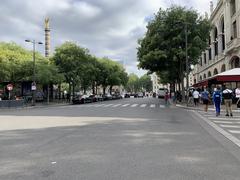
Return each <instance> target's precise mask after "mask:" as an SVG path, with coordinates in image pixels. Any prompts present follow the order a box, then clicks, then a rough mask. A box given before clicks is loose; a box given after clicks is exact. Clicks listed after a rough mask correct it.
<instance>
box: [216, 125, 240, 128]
mask: <svg viewBox="0 0 240 180" xmlns="http://www.w3.org/2000/svg"><path fill="white" fill-rule="evenodd" d="M220 126H221V127H225V128H240V126H236V125H224V124H220Z"/></svg>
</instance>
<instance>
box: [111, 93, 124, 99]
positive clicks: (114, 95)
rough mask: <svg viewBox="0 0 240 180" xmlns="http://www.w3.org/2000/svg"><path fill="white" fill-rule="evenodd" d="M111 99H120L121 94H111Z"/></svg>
mask: <svg viewBox="0 0 240 180" xmlns="http://www.w3.org/2000/svg"><path fill="white" fill-rule="evenodd" d="M112 99H122V96H121V95H120V94H113V95H112Z"/></svg>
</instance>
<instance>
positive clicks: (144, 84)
mask: <svg viewBox="0 0 240 180" xmlns="http://www.w3.org/2000/svg"><path fill="white" fill-rule="evenodd" d="M139 83H140V87H141V88H142V89H143V90H145V91H147V92H151V91H152V81H151V77H150V76H149V75H148V74H145V75H143V76H141V77H140V79H139Z"/></svg>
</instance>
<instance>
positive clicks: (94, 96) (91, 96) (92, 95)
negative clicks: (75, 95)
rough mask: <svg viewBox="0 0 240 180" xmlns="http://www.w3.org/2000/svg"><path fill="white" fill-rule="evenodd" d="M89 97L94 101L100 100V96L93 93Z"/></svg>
mask: <svg viewBox="0 0 240 180" xmlns="http://www.w3.org/2000/svg"><path fill="white" fill-rule="evenodd" d="M89 98H90V99H91V100H92V102H98V97H97V95H95V94H91V95H90V96H89Z"/></svg>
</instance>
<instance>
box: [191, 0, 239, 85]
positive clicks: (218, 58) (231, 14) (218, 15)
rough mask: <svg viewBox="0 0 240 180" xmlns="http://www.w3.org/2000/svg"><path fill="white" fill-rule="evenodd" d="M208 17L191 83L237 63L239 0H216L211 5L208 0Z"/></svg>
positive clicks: (237, 66)
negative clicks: (205, 39) (205, 42)
mask: <svg viewBox="0 0 240 180" xmlns="http://www.w3.org/2000/svg"><path fill="white" fill-rule="evenodd" d="M210 21H211V23H212V25H213V28H212V30H211V32H210V37H209V40H208V44H209V46H208V48H207V49H206V50H205V51H203V52H202V55H201V57H200V58H199V63H198V64H197V65H196V66H195V68H194V71H193V79H194V84H196V83H199V82H202V81H204V80H206V79H209V78H211V77H213V76H215V75H217V74H219V73H222V72H225V71H227V70H231V69H233V68H239V67H240V58H239V57H240V1H239V0H218V2H217V4H216V7H215V8H213V4H212V3H211V15H210ZM239 74H240V72H239ZM235 84H236V85H234V86H237V83H235ZM233 88H235V87H233Z"/></svg>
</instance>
